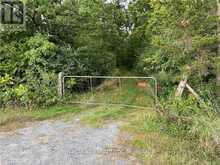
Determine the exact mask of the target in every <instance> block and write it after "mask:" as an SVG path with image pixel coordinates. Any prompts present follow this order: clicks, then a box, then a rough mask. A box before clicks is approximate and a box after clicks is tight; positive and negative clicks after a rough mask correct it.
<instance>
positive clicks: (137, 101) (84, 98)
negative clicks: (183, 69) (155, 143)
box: [61, 76, 158, 108]
mask: <svg viewBox="0 0 220 165" xmlns="http://www.w3.org/2000/svg"><path fill="white" fill-rule="evenodd" d="M61 86H62V90H61V93H62V96H63V97H64V98H68V100H71V103H74V104H87V105H118V106H122V107H133V108H147V107H149V106H155V105H157V102H158V100H157V94H158V87H157V80H156V79H155V78H154V77H112V76H62V82H61ZM152 104H153V105H152Z"/></svg>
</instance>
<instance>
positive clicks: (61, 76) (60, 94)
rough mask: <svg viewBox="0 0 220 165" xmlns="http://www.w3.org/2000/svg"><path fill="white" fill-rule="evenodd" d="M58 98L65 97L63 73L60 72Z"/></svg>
mask: <svg viewBox="0 0 220 165" xmlns="http://www.w3.org/2000/svg"><path fill="white" fill-rule="evenodd" d="M57 91H58V96H59V97H61V98H62V97H63V96H64V89H63V72H60V73H59V74H58V86H57Z"/></svg>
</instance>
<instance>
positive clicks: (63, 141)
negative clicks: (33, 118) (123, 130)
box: [0, 121, 134, 165]
mask: <svg viewBox="0 0 220 165" xmlns="http://www.w3.org/2000/svg"><path fill="white" fill-rule="evenodd" d="M118 134H119V128H118V125H117V124H109V125H106V126H104V127H103V128H90V127H85V126H81V125H80V124H79V123H78V122H77V121H71V122H64V121H43V122H38V123H34V124H31V126H29V127H27V128H23V129H19V130H17V131H13V132H9V133H0V165H129V164H132V165H134V163H131V162H132V161H130V160H128V159H125V158H120V156H119V155H120V154H119V153H118V152H120V150H117V149H113V148H112V146H114V143H115V141H116V139H117V137H118ZM110 148H111V149H110ZM110 152H111V153H110ZM109 155H113V159H112V158H109ZM111 157H112V156H111Z"/></svg>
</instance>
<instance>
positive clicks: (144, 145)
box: [0, 81, 220, 165]
mask: <svg viewBox="0 0 220 165" xmlns="http://www.w3.org/2000/svg"><path fill="white" fill-rule="evenodd" d="M124 84H125V86H124V87H123V89H122V91H120V90H119V89H118V88H116V87H115V86H110V87H104V89H103V90H100V91H97V92H96V93H95V94H94V93H93V94H92V93H87V94H82V95H79V96H78V97H77V99H79V101H82V100H83V99H86V100H88V99H89V100H90V101H94V102H108V101H119V102H122V103H124V104H132V105H140V106H145V107H147V108H148V109H139V108H125V107H121V106H94V105H92V106H91V105H81V106H76V105H61V106H54V107H50V108H47V109H41V110H38V111H26V110H17V111H15V110H7V111H0V130H1V128H4V126H6V127H7V126H8V125H9V128H10V127H12V128H14V127H18V126H19V124H20V123H23V122H26V121H38V120H45V119H51V118H57V117H59V118H60V117H67V118H68V117H72V116H74V115H76V114H78V113H80V116H79V117H80V119H81V122H82V123H83V124H88V125H91V126H95V127H100V126H102V125H103V124H105V123H108V122H113V121H114V122H120V123H121V124H122V128H121V130H122V131H126V132H128V133H129V134H131V135H132V137H133V138H132V139H131V140H126V142H124V143H125V144H124V145H125V146H128V147H130V146H131V147H134V148H136V149H137V150H135V151H136V152H134V153H133V154H134V156H136V157H137V158H138V159H139V160H140V161H141V162H143V163H142V164H174V165H175V164H177V165H179V164H184V165H185V164H219V162H220V160H219V158H213V157H212V155H208V154H207V153H205V152H203V150H201V148H200V147H199V144H198V141H196V140H194V139H191V140H190V138H187V137H184V136H182V134H181V135H180V133H179V131H178V127H177V125H175V124H174V125H169V127H168V126H167V125H166V123H165V121H164V120H163V118H161V117H158V114H157V113H156V111H155V110H154V109H153V105H154V104H153V101H154V100H153V98H152V96H151V94H150V92H147V93H146V91H143V90H141V89H136V88H134V83H133V82H129V81H128V82H124ZM13 123H14V124H13ZM209 123H212V122H211V121H210V122H209ZM216 123H218V122H216ZM10 125H12V126H10ZM199 125H201V124H199ZM199 125H198V126H196V129H198V127H199ZM200 130H201V129H200ZM203 132H204V131H203ZM207 132H208V133H209V132H210V131H209V130H207Z"/></svg>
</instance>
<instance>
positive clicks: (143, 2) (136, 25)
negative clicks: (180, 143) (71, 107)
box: [0, 0, 220, 106]
mask: <svg viewBox="0 0 220 165" xmlns="http://www.w3.org/2000/svg"><path fill="white" fill-rule="evenodd" d="M24 2H25V4H26V15H27V16H26V29H25V30H24V31H16V30H8V29H5V30H4V31H2V32H0V61H1V65H0V87H1V88H0V92H1V93H0V104H1V105H6V104H8V103H9V104H13V105H19V104H21V105H25V106H31V105H45V104H46V105H48V104H51V103H53V102H55V101H56V100H57V98H56V90H55V87H56V77H57V73H58V72H60V71H63V72H65V74H71V75H108V74H111V72H112V71H113V70H114V68H116V67H123V68H127V69H135V70H136V71H138V72H139V73H141V74H143V75H155V76H156V77H157V78H158V80H159V84H160V89H161V91H160V92H161V94H163V96H169V95H170V94H171V93H172V91H173V89H174V88H176V85H177V84H178V83H179V81H180V80H181V79H182V78H183V76H187V77H188V79H189V83H190V84H191V85H192V86H193V88H194V89H196V91H198V92H199V91H201V94H202V93H206V94H204V97H205V96H206V95H217V92H216V91H215V88H216V85H215V84H216V75H217V73H218V70H219V68H220V62H219V59H220V58H219V56H218V53H217V48H218V38H217V26H218V21H217V15H216V10H217V1H216V0H204V1H200V0H196V1H192V0H179V1H176V0H166V1H163V0H133V1H129V2H130V3H128V1H127V3H124V2H126V1H123V0H112V1H107V0H106V1H105V0H96V1H91V0H80V1H78V0H64V1H54V0H37V1H35V0H25V1H24ZM208 90H209V91H212V92H211V93H210V92H208V93H207V91H208Z"/></svg>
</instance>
